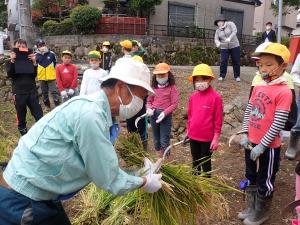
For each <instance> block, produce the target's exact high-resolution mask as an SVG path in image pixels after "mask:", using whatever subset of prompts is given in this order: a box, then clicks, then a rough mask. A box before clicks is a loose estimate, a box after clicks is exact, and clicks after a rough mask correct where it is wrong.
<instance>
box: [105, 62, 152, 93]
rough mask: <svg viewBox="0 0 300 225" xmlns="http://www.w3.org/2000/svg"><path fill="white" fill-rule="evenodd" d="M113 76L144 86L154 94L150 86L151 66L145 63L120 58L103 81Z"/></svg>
mask: <svg viewBox="0 0 300 225" xmlns="http://www.w3.org/2000/svg"><path fill="white" fill-rule="evenodd" d="M112 78H114V79H117V80H121V81H123V82H124V83H126V84H131V85H136V86H140V87H143V88H145V89H146V90H148V91H149V92H150V93H151V94H154V91H153V89H152V88H151V86H150V80H151V75H150V70H149V68H148V67H147V66H146V65H145V64H144V63H141V62H137V61H135V60H133V59H131V58H122V59H119V60H118V62H116V64H115V66H113V67H112V68H111V71H110V73H109V75H108V76H107V77H105V78H104V79H103V81H106V80H109V79H112Z"/></svg>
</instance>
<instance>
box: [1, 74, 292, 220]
mask: <svg viewBox="0 0 300 225" xmlns="http://www.w3.org/2000/svg"><path fill="white" fill-rule="evenodd" d="M189 72H190V70H178V71H177V72H176V81H177V86H178V88H179V90H180V93H181V94H180V105H179V109H178V110H177V111H176V113H175V116H174V123H176V122H180V121H182V120H184V116H183V114H184V113H183V112H185V111H186V106H187V101H188V96H189V95H190V93H191V92H192V87H191V85H190V84H189V83H188V81H187V80H186V78H187V75H188V74H189ZM248 80H249V79H243V77H242V82H240V83H237V82H235V81H234V80H233V79H232V75H231V74H229V75H228V78H226V80H225V81H223V82H217V81H216V82H215V84H214V87H215V88H216V90H217V91H218V92H219V93H220V94H221V95H222V97H223V102H224V104H227V103H230V102H231V101H232V100H233V99H234V98H235V97H236V96H242V97H243V99H247V96H248V93H249V89H250V84H249V81H248ZM11 104H12V103H9V102H8V103H5V104H3V103H0V125H1V126H2V127H3V128H4V129H5V130H6V132H5V133H6V135H8V136H11V135H14V136H18V135H17V132H16V129H17V128H16V125H15V114H14V109H13V107H12V105H11ZM1 135H2V134H1ZM150 142H151V132H150ZM151 146H152V143H150V147H151ZM285 148H286V145H285V144H284V145H283V149H282V161H281V167H280V171H279V173H278V174H277V178H276V186H275V189H276V190H275V196H274V200H273V204H272V216H271V219H270V220H269V221H268V222H266V223H265V224H266V225H285V224H286V225H287V224H291V222H290V219H291V218H294V217H295V215H292V214H290V215H289V217H288V218H282V216H281V211H282V210H283V208H284V207H285V206H286V205H287V204H288V203H289V202H291V201H293V199H294V193H295V191H294V180H295V173H294V167H295V164H296V162H293V161H287V160H285V159H284V158H283V153H284V150H285ZM0 150H1V149H0ZM2 154H3V152H2ZM0 155H1V152H0ZM172 155H173V157H174V158H175V159H176V160H178V161H179V162H187V161H190V160H191V155H190V149H189V146H186V147H182V146H181V147H176V148H174V149H173V151H172ZM213 169H214V170H216V171H215V172H214V173H215V174H217V175H222V176H225V177H227V178H228V180H229V182H230V184H231V185H232V186H233V187H235V188H238V185H239V182H240V181H241V180H242V179H243V178H244V160H243V151H242V150H240V149H239V147H238V146H234V147H232V148H229V147H228V145H227V143H226V140H225V139H223V140H222V142H221V145H220V147H219V149H218V151H217V152H216V153H215V154H214V155H213ZM225 196H226V199H227V200H228V201H229V217H228V218H227V219H226V220H224V221H215V220H213V219H212V221H211V222H210V223H209V224H214V225H221V224H222V225H235V224H242V223H241V222H240V221H239V220H238V219H237V213H238V212H239V211H240V210H242V208H243V206H244V200H243V195H242V194H239V193H236V192H229V193H226V194H225ZM199 220H200V221H201V219H199Z"/></svg>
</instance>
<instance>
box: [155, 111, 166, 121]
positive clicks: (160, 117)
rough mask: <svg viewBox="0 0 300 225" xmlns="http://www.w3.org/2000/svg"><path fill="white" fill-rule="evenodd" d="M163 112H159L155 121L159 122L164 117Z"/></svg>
mask: <svg viewBox="0 0 300 225" xmlns="http://www.w3.org/2000/svg"><path fill="white" fill-rule="evenodd" d="M165 116H166V115H165V113H164V112H162V113H160V114H159V116H158V117H157V120H156V123H160V122H161V121H162V120H163V119H164V118H165Z"/></svg>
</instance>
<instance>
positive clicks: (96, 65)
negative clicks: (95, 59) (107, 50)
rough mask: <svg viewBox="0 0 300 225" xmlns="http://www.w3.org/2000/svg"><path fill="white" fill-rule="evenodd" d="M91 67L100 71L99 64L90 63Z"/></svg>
mask: <svg viewBox="0 0 300 225" xmlns="http://www.w3.org/2000/svg"><path fill="white" fill-rule="evenodd" d="M90 66H91V67H92V69H94V70H95V69H98V68H99V63H90Z"/></svg>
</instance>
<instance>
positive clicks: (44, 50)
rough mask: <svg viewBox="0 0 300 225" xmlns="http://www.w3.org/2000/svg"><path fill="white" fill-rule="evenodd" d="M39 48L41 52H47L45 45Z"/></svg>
mask: <svg viewBox="0 0 300 225" xmlns="http://www.w3.org/2000/svg"><path fill="white" fill-rule="evenodd" d="M39 50H40V52H41V53H46V52H48V48H47V47H46V46H43V47H40V48H39Z"/></svg>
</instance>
